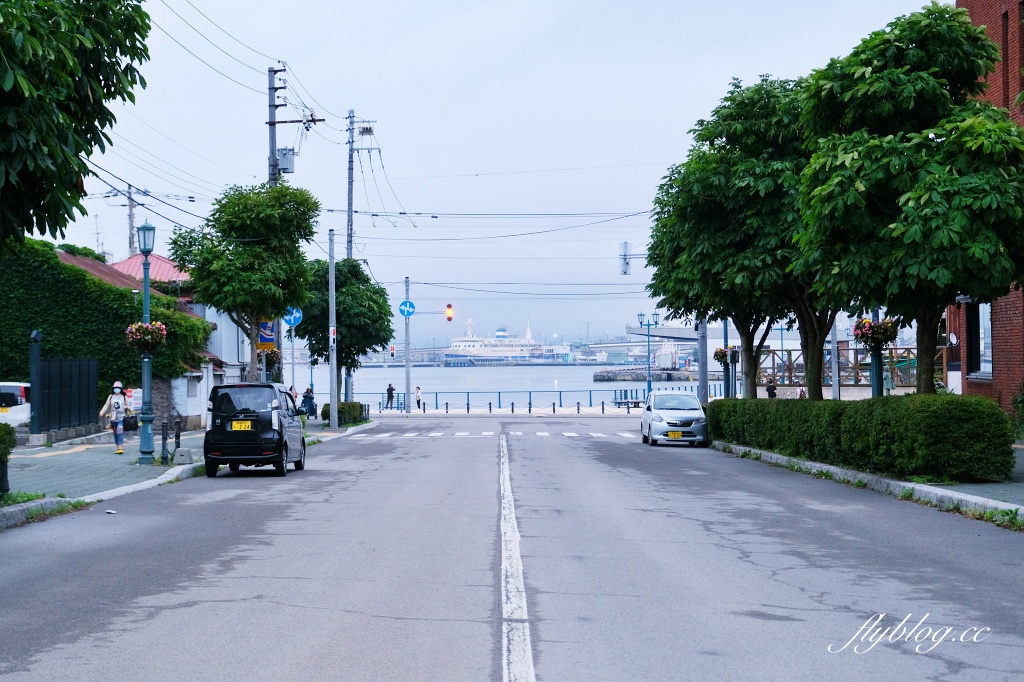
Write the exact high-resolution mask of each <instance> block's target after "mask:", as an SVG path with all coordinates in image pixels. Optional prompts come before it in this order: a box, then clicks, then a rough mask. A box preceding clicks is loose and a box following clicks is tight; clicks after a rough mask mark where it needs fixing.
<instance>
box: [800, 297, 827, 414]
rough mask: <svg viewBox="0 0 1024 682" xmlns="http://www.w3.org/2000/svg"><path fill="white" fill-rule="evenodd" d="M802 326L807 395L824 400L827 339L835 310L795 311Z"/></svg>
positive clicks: (801, 336)
mask: <svg viewBox="0 0 1024 682" xmlns="http://www.w3.org/2000/svg"><path fill="white" fill-rule="evenodd" d="M795 314H796V317H797V324H798V325H799V327H800V350H801V351H802V352H803V356H804V378H805V381H806V382H807V397H808V398H809V399H811V400H823V399H824V395H823V394H822V391H821V386H822V368H823V367H824V364H825V339H826V338H828V334H829V331H830V330H831V329H832V324H833V323H834V322H835V320H836V313H835V312H834V311H831V310H830V311H825V312H813V311H808V310H804V311H801V310H797V311H795Z"/></svg>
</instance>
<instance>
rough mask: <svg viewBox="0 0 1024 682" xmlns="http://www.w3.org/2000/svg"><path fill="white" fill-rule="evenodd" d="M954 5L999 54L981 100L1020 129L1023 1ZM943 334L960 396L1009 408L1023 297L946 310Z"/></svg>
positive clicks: (1018, 377) (1020, 353)
mask: <svg viewBox="0 0 1024 682" xmlns="http://www.w3.org/2000/svg"><path fill="white" fill-rule="evenodd" d="M956 6H957V7H962V8H964V9H966V10H967V11H968V13H969V14H970V16H971V21H972V22H973V23H974V24H975V25H978V26H984V27H985V30H986V32H987V33H988V37H989V38H991V39H992V40H993V41H995V42H996V43H998V44H999V45H1000V48H1001V50H1002V59H1001V61H1000V62H999V63H998V64H996V69H995V71H994V72H993V73H991V74H990V75H989V78H988V84H989V88H988V91H987V92H986V94H985V98H986V99H987V100H989V101H990V102H992V103H993V104H995V105H996V106H1000V107H1003V108H1005V109H1008V110H1009V111H1010V114H1011V116H1012V117H1013V119H1014V120H1015V121H1016V122H1017V123H1018V124H1019V125H1024V107H1021V106H1018V105H1015V104H1014V102H1015V101H1016V99H1017V97H1018V95H1020V93H1021V90H1024V72H1022V69H1024V23H1022V20H1024V2H1022V1H1021V0H957V2H956ZM1022 229H1024V226H1022ZM947 331H948V332H953V333H955V334H956V335H957V338H958V339H959V340H960V346H959V351H960V365H961V372H962V377H963V379H962V387H963V393H964V394H965V395H983V396H988V397H990V398H993V399H994V400H996V401H998V402H999V404H1000V405H1002V407H1003V409H1006V410H1010V409H1012V405H1011V402H1010V401H1011V399H1012V398H1013V396H1014V394H1016V393H1017V391H1018V390H1020V388H1021V385H1022V384H1024V295H1022V294H1021V292H1020V291H1014V292H1011V293H1010V294H1009V295H1008V296H1004V297H1003V298H1000V299H998V300H996V301H994V302H993V303H992V304H991V305H989V304H978V303H972V302H968V301H963V302H961V303H959V304H958V305H957V306H956V307H951V308H950V309H949V310H948V311H947Z"/></svg>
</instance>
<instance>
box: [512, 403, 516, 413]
mask: <svg viewBox="0 0 1024 682" xmlns="http://www.w3.org/2000/svg"><path fill="white" fill-rule="evenodd" d="M515 413H516V404H515V403H512V414H515Z"/></svg>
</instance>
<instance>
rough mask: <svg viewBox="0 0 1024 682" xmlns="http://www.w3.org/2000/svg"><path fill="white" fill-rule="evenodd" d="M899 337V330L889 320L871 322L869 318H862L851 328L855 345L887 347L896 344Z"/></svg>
mask: <svg viewBox="0 0 1024 682" xmlns="http://www.w3.org/2000/svg"><path fill="white" fill-rule="evenodd" d="M898 336H899V329H898V328H897V327H896V323H895V322H893V321H892V319H890V318H888V317H887V318H885V319H884V320H879V321H878V322H872V321H871V319H870V318H867V317H863V318H861V319H859V320H857V323H856V324H855V325H854V326H853V338H854V339H855V340H856V341H857V343H860V344H863V345H865V346H869V347H871V346H882V347H884V346H888V345H889V344H891V343H895V342H896V338H897V337H898Z"/></svg>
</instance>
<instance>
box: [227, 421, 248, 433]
mask: <svg viewBox="0 0 1024 682" xmlns="http://www.w3.org/2000/svg"><path fill="white" fill-rule="evenodd" d="M231 430H232V431H252V422H250V421H244V422H242V421H239V422H231Z"/></svg>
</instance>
